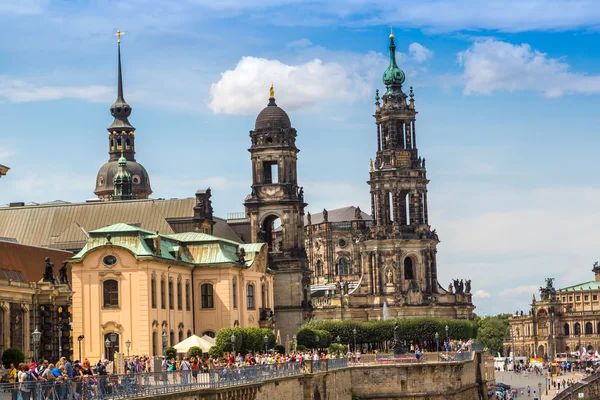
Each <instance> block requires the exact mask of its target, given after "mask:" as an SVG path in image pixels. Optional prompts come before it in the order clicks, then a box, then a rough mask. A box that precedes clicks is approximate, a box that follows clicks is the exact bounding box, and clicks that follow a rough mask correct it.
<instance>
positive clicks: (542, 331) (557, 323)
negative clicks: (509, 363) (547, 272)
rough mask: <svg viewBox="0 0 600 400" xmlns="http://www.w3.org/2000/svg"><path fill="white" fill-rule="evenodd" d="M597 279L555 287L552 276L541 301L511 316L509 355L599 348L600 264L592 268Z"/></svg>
mask: <svg viewBox="0 0 600 400" xmlns="http://www.w3.org/2000/svg"><path fill="white" fill-rule="evenodd" d="M592 271H593V272H594V275H595V279H594V280H592V281H588V282H583V283H580V284H578V285H574V286H568V287H565V288H562V289H555V288H554V286H553V279H547V280H546V286H545V287H540V300H536V298H535V295H533V300H532V302H531V305H530V309H529V310H528V311H527V312H516V313H515V314H514V315H513V316H512V317H511V318H510V319H509V324H510V331H511V338H510V339H508V340H506V341H505V342H504V349H505V353H506V355H508V354H510V352H511V351H512V350H513V343H514V350H515V354H516V355H517V356H528V357H540V358H543V357H548V356H552V357H553V356H555V355H556V354H558V353H574V352H579V354H582V353H584V352H585V353H588V354H589V353H591V354H594V353H595V352H596V351H600V266H599V265H598V263H596V264H594V268H593V269H592Z"/></svg>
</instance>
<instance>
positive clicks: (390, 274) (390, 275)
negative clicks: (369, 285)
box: [385, 268, 394, 284]
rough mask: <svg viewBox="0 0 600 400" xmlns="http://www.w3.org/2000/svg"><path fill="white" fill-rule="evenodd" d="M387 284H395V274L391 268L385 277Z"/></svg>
mask: <svg viewBox="0 0 600 400" xmlns="http://www.w3.org/2000/svg"><path fill="white" fill-rule="evenodd" d="M385 283H387V284H393V283H394V273H393V272H392V269H391V268H388V270H387V272H386V276H385Z"/></svg>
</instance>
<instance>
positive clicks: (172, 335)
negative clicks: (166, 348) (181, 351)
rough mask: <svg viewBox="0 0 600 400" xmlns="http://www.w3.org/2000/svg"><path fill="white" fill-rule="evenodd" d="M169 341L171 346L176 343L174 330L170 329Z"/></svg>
mask: <svg viewBox="0 0 600 400" xmlns="http://www.w3.org/2000/svg"><path fill="white" fill-rule="evenodd" d="M169 341H170V343H171V346H174V345H176V344H177V343H175V332H173V331H171V333H170V334H169Z"/></svg>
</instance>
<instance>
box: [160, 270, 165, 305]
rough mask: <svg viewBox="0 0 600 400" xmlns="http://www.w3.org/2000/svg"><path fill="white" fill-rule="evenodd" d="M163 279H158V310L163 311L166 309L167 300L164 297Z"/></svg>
mask: <svg viewBox="0 0 600 400" xmlns="http://www.w3.org/2000/svg"><path fill="white" fill-rule="evenodd" d="M165 295H166V293H165V278H161V279H160V308H162V309H163V310H164V309H166V308H167V299H166V297H165Z"/></svg>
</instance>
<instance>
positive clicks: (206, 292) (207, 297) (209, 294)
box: [200, 283, 215, 308]
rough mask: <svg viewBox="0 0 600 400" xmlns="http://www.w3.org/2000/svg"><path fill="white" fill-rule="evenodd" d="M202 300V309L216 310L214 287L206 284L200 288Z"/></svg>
mask: <svg viewBox="0 0 600 400" xmlns="http://www.w3.org/2000/svg"><path fill="white" fill-rule="evenodd" d="M200 299H201V301H202V308H214V307H215V299H214V295H213V285H211V284H210V283H205V284H203V285H202V286H200Z"/></svg>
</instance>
